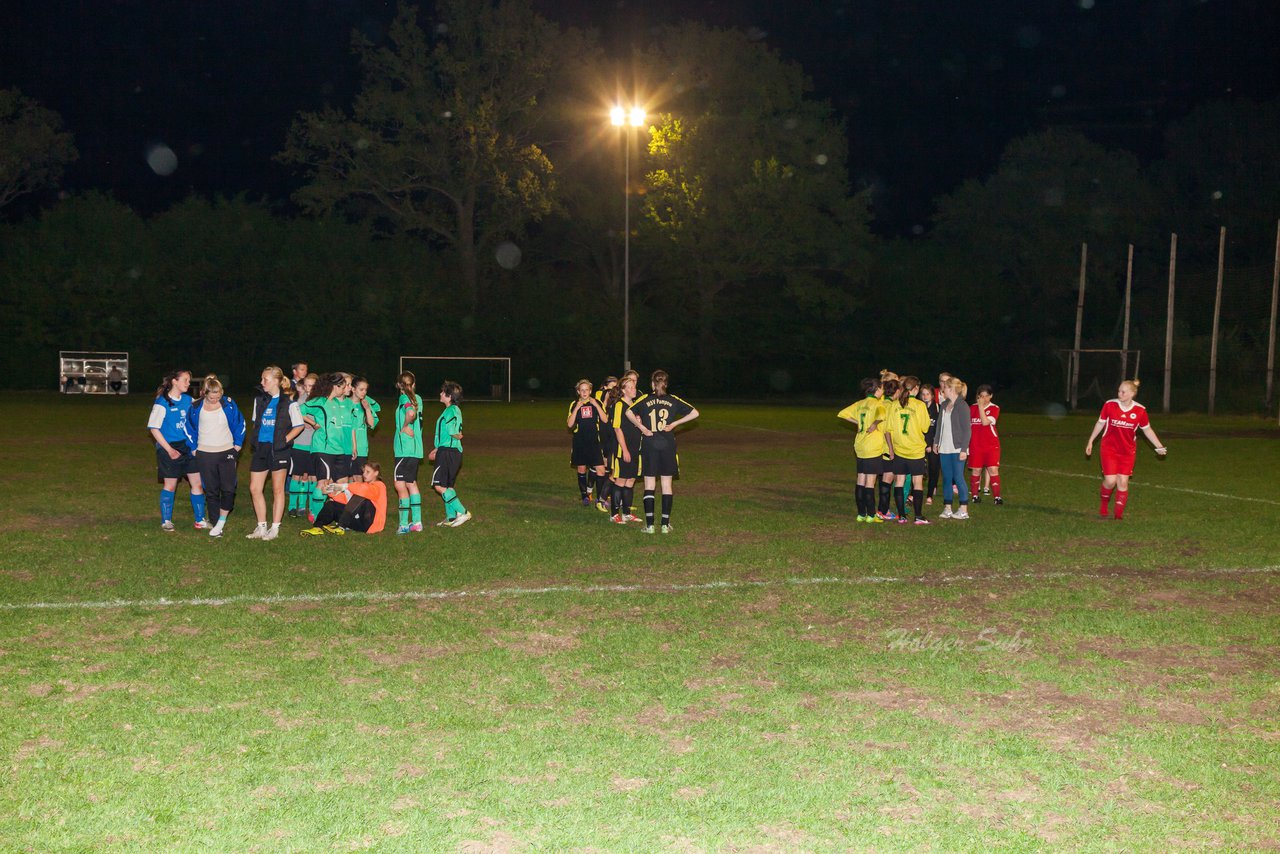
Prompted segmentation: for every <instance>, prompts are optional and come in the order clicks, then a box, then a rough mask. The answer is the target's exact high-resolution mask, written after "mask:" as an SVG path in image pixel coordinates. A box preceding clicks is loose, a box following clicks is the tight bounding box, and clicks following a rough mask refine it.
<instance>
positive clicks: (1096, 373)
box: [1058, 348, 1142, 409]
mask: <svg viewBox="0 0 1280 854" xmlns="http://www.w3.org/2000/svg"><path fill="white" fill-rule="evenodd" d="M1058 359H1059V360H1061V362H1062V378H1063V384H1062V385H1063V392H1064V395H1063V396H1064V397H1065V399H1066V400H1067V401H1068V402H1069V403H1070V404H1071V408H1072V409H1075V408H1076V407H1077V406H1078V405H1079V403H1080V399H1081V398H1098V399H1100V400H1103V401H1106V400H1110V399H1111V396H1112V395H1113V394H1114V392H1115V389H1116V387H1117V386H1119V385H1120V382H1121V381H1122V380H1127V379H1136V378H1137V377H1139V376H1140V375H1141V372H1142V351H1141V350H1122V349H1090V348H1081V349H1075V348H1069V349H1063V350H1059V351H1058Z"/></svg>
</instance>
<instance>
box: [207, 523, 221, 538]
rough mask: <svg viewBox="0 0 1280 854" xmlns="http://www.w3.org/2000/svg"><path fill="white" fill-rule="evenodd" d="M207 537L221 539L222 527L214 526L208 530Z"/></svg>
mask: <svg viewBox="0 0 1280 854" xmlns="http://www.w3.org/2000/svg"><path fill="white" fill-rule="evenodd" d="M209 536H211V537H221V536H222V526H221V525H214V526H213V527H212V528H210V529H209Z"/></svg>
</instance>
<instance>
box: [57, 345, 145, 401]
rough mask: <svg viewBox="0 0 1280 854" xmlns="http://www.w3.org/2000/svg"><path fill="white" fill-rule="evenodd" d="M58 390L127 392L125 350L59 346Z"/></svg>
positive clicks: (82, 392) (127, 358)
mask: <svg viewBox="0 0 1280 854" xmlns="http://www.w3.org/2000/svg"><path fill="white" fill-rule="evenodd" d="M58 363H59V365H58V370H59V371H60V376H59V377H58V391H60V392H62V393H63V394H128V393H129V354H128V353H124V352H117V351H94V350H59V351H58Z"/></svg>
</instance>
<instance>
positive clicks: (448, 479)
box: [431, 448, 462, 489]
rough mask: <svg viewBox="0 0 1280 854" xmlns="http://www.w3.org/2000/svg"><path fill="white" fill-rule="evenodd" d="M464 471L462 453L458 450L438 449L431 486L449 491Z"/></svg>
mask: <svg viewBox="0 0 1280 854" xmlns="http://www.w3.org/2000/svg"><path fill="white" fill-rule="evenodd" d="M461 470H462V451H459V450H458V449H457V448H436V467H435V471H433V472H431V485H432V486H443V487H444V488H445V489H449V488H450V487H452V486H453V485H454V484H455V483H457V482H458V472H459V471H461Z"/></svg>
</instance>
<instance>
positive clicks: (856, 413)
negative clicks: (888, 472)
mask: <svg viewBox="0 0 1280 854" xmlns="http://www.w3.org/2000/svg"><path fill="white" fill-rule="evenodd" d="M838 417H840V418H844V419H847V420H851V421H853V422H854V423H855V424H857V425H858V435H857V437H856V438H855V439H854V440H853V452H854V453H855V454H857V456H858V474H883V473H884V470H885V462H886V461H885V460H884V459H883V457H884V455H885V454H886V453H888V450H889V448H888V446H887V445H886V444H885V441H884V430H885V426H886V425H885V405H884V400H882V399H881V398H878V397H864V398H863V399H862V400H860V401H858V402H857V403H854V404H852V405H850V406H846V407H845V408H844V409H842V410H840V412H839V413H838Z"/></svg>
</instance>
